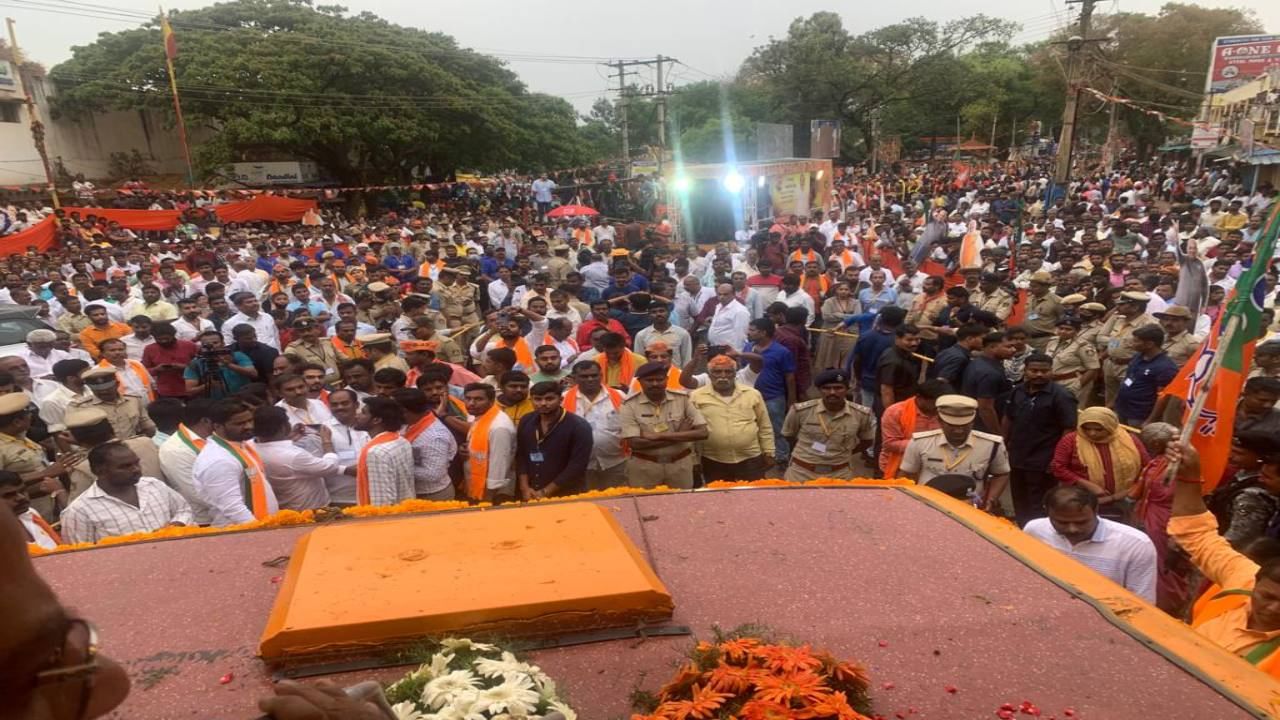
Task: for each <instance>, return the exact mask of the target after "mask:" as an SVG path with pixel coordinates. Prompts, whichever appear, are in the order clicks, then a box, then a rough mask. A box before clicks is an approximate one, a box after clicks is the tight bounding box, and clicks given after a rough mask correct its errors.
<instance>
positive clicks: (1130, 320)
mask: <svg viewBox="0 0 1280 720" xmlns="http://www.w3.org/2000/svg"><path fill="white" fill-rule="evenodd" d="M1150 299H1151V298H1150V297H1148V296H1147V294H1146V293H1145V292H1135V291H1132V290H1126V291H1125V292H1123V293H1121V294H1120V298H1119V300H1117V301H1116V311H1115V314H1113V315H1112V316H1111V318H1110V319H1109V320H1107V321H1106V322H1105V323H1103V324H1102V328H1101V329H1100V330H1098V335H1097V342H1098V356H1099V357H1100V358H1102V377H1103V382H1104V383H1105V388H1104V389H1105V392H1104V404H1105V405H1106V406H1107V407H1114V406H1115V401H1116V394H1117V393H1119V392H1120V383H1121V382H1122V381H1123V380H1124V374H1125V369H1126V368H1127V367H1128V366H1129V360H1130V359H1131V358H1132V357H1133V356H1134V354H1135V353H1136V351H1135V349H1134V348H1133V345H1132V343H1131V342H1130V340H1131V338H1132V337H1133V331H1134V330H1137V329H1138V328H1140V327H1143V326H1145V325H1156V319H1155V318H1153V317H1151V316H1150V315H1148V314H1147V313H1146V307H1147V301H1148V300H1150ZM1161 334H1162V335H1163V332H1162V333H1161ZM1162 340H1163V338H1162Z"/></svg>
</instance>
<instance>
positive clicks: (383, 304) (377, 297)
mask: <svg viewBox="0 0 1280 720" xmlns="http://www.w3.org/2000/svg"><path fill="white" fill-rule="evenodd" d="M368 290H369V292H370V293H372V294H373V306H372V307H370V308H369V310H368V314H369V324H370V325H372V326H374V327H375V328H386V327H389V326H390V324H391V322H392V321H394V320H395V318H396V316H397V315H399V314H400V306H399V305H398V304H397V303H396V301H395V297H394V295H395V291H393V290H392V289H391V286H390V285H388V284H386V283H384V282H382V281H378V282H371V283H369V285H368Z"/></svg>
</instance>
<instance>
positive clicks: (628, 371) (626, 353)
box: [596, 348, 636, 387]
mask: <svg viewBox="0 0 1280 720" xmlns="http://www.w3.org/2000/svg"><path fill="white" fill-rule="evenodd" d="M596 363H598V364H599V365H600V379H601V381H602V382H603V383H604V385H605V386H606V387H608V386H609V356H608V355H605V354H604V353H600V354H599V355H597V356H596ZM635 364H636V363H635V360H634V359H633V358H632V357H631V351H630V350H627V349H626V348H623V350H622V359H621V360H620V361H618V385H621V386H622V387H626V386H628V385H630V384H631V379H632V377H634V376H635V373H636V368H635Z"/></svg>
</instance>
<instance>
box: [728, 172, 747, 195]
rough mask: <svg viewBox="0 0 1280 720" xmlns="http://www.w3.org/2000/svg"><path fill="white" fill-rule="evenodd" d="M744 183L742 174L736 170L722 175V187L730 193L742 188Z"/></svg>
mask: <svg viewBox="0 0 1280 720" xmlns="http://www.w3.org/2000/svg"><path fill="white" fill-rule="evenodd" d="M744 184H746V183H745V181H744V180H743V179H742V176H741V175H739V174H738V173H736V172H730V173H729V174H728V175H725V176H724V189H725V190H728V191H729V192H731V193H737V192H740V191H741V190H742V186H743V185H744Z"/></svg>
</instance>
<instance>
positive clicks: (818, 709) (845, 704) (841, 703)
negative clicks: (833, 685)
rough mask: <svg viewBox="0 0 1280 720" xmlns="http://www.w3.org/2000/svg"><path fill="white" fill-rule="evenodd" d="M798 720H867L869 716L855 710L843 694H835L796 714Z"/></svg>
mask: <svg viewBox="0 0 1280 720" xmlns="http://www.w3.org/2000/svg"><path fill="white" fill-rule="evenodd" d="M795 717H796V720H808V719H809V718H814V719H816V718H823V719H824V720H825V719H826V718H834V719H835V720H867V716H866V715H863V714H862V713H860V712H858V711H857V710H854V709H853V706H851V705H850V704H849V698H848V697H846V696H845V694H844V693H842V692H834V693H831V694H830V695H827V696H826V697H823V698H822V699H821V700H818V701H816V702H814V703H813V704H812V705H810V706H809V707H807V708H805V709H804V710H803V711H800V712H798V713H797V714H796V716H795Z"/></svg>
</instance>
